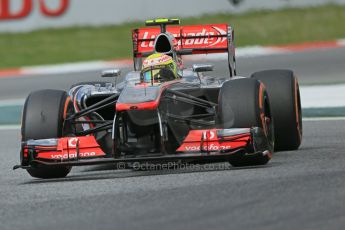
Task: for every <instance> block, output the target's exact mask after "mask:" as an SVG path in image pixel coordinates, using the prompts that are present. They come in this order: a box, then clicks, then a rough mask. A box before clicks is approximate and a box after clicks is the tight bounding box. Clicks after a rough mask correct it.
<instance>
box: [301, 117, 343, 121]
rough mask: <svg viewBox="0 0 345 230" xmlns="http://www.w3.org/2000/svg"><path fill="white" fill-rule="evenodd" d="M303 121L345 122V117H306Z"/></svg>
mask: <svg viewBox="0 0 345 230" xmlns="http://www.w3.org/2000/svg"><path fill="white" fill-rule="evenodd" d="M303 121H345V117H306V118H303Z"/></svg>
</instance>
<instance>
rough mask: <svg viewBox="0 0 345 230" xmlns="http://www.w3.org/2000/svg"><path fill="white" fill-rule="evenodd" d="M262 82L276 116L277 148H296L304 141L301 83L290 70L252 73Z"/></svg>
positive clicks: (273, 113)
mask: <svg viewBox="0 0 345 230" xmlns="http://www.w3.org/2000/svg"><path fill="white" fill-rule="evenodd" d="M252 78H255V79H257V80H259V81H260V82H262V83H263V84H264V85H265V86H266V89H267V91H268V95H269V97H270V102H271V109H272V115H273V118H274V129H275V130H274V133H275V141H276V143H275V149H276V150H280V151H283V150H296V149H298V148H299V146H300V145H301V142H302V134H303V128H302V112H301V98H300V92H299V85H298V81H297V78H296V77H295V76H294V73H293V72H292V71H290V70H266V71H261V72H256V73H254V74H253V75H252Z"/></svg>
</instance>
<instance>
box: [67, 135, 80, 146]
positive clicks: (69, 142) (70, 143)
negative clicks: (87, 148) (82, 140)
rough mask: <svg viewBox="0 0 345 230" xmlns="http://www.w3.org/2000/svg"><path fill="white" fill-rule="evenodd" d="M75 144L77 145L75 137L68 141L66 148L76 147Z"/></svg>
mask: <svg viewBox="0 0 345 230" xmlns="http://www.w3.org/2000/svg"><path fill="white" fill-rule="evenodd" d="M77 143H78V138H76V137H73V138H70V139H68V146H69V147H76V146H77Z"/></svg>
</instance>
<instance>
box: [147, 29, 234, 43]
mask: <svg viewBox="0 0 345 230" xmlns="http://www.w3.org/2000/svg"><path fill="white" fill-rule="evenodd" d="M211 28H212V29H213V31H210V29H208V30H207V29H205V28H202V29H201V31H200V32H196V33H195V32H187V33H183V37H188V38H187V39H179V40H178V46H181V45H183V46H193V45H206V46H207V47H212V46H216V45H218V44H221V43H223V42H224V41H226V40H227V37H226V35H227V32H226V31H225V30H223V29H221V28H218V27H216V26H212V27H211ZM172 35H173V36H174V37H175V38H178V37H179V36H180V34H178V33H172ZM155 38H156V34H150V33H149V32H148V31H145V32H144V34H143V37H142V39H143V40H152V41H150V42H147V41H142V42H141V43H140V47H141V48H151V47H154V40H155ZM182 43H183V44H182Z"/></svg>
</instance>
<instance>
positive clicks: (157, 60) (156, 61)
mask: <svg viewBox="0 0 345 230" xmlns="http://www.w3.org/2000/svg"><path fill="white" fill-rule="evenodd" d="M168 61H172V58H171V57H170V56H168V55H162V56H159V57H156V58H150V59H145V60H144V62H143V68H147V67H149V66H156V65H160V64H163V63H166V62H168Z"/></svg>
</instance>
